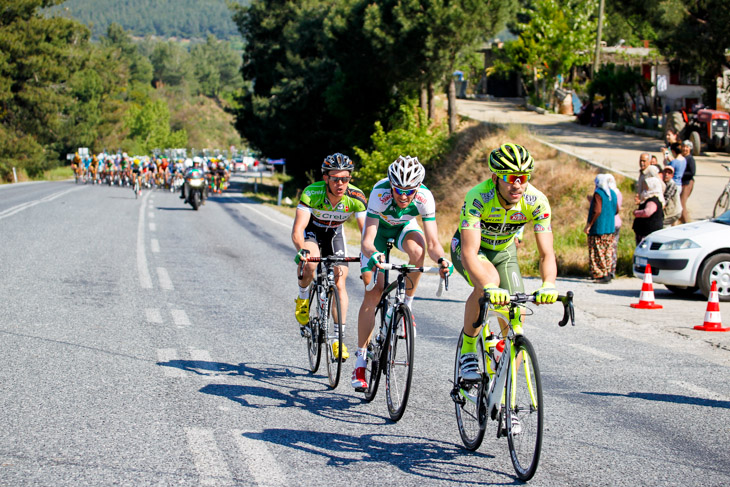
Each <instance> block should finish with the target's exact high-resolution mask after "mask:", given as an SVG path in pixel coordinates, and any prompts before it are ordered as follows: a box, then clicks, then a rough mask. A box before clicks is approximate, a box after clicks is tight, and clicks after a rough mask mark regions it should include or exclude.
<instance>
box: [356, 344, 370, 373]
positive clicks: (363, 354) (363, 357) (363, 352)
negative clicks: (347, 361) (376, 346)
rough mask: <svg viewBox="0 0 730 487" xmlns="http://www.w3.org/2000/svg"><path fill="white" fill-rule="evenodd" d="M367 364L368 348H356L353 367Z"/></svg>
mask: <svg viewBox="0 0 730 487" xmlns="http://www.w3.org/2000/svg"><path fill="white" fill-rule="evenodd" d="M367 365H368V349H367V348H358V349H357V360H356V361H355V368H356V369H357V368H358V367H366V366H367Z"/></svg>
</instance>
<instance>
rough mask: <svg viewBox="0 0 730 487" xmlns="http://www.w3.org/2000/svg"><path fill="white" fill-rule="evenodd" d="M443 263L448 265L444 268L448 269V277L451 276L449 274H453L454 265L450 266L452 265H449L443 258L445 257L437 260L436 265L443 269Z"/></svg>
mask: <svg viewBox="0 0 730 487" xmlns="http://www.w3.org/2000/svg"><path fill="white" fill-rule="evenodd" d="M444 262H446V263H447V264H448V265H447V266H446V267H448V268H449V276H451V274H453V273H454V264H452V263H451V261H450V260H449V259H447V258H445V257H441V258H440V259H439V260H438V263H439V265H440V266H441V267H443V265H442V264H443V263H444Z"/></svg>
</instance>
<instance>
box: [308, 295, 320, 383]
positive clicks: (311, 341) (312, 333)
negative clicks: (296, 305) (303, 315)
mask: <svg viewBox="0 0 730 487" xmlns="http://www.w3.org/2000/svg"><path fill="white" fill-rule="evenodd" d="M316 290H317V286H316V285H313V286H312V287H311V289H310V291H309V323H308V324H307V325H306V326H305V332H304V336H305V338H306V339H307V356H308V357H309V371H310V372H312V373H313V374H314V373H315V372H317V369H319V360H320V357H321V355H322V348H321V347H320V342H319V339H320V332H319V313H318V311H317V304H318V299H317V291H316Z"/></svg>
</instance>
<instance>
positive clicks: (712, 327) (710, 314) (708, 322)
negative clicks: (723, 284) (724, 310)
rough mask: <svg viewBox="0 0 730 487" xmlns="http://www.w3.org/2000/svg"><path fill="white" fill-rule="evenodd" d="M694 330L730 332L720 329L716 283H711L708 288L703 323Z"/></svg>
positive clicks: (726, 329) (718, 298) (727, 329)
mask: <svg viewBox="0 0 730 487" xmlns="http://www.w3.org/2000/svg"><path fill="white" fill-rule="evenodd" d="M695 330H703V331H730V328H723V327H722V320H721V319H720V297H719V295H718V293H717V281H712V286H711V287H710V298H709V299H708V300H707V311H706V312H705V322H704V323H703V324H702V326H700V325H697V326H695Z"/></svg>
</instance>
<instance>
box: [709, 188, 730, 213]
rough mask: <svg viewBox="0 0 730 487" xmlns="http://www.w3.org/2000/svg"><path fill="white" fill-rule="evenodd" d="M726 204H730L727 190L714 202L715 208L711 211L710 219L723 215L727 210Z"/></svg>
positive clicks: (729, 195) (729, 194)
mask: <svg viewBox="0 0 730 487" xmlns="http://www.w3.org/2000/svg"><path fill="white" fill-rule="evenodd" d="M728 203H730V192H728V189H727V188H725V189H724V190H723V192H722V194H721V195H720V197H719V198H717V201H716V202H715V208H714V209H713V210H712V218H715V217H717V216H720V215H722V214H723V213H725V212H726V211H727V209H728Z"/></svg>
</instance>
